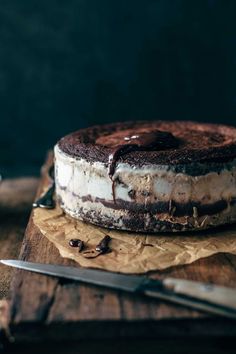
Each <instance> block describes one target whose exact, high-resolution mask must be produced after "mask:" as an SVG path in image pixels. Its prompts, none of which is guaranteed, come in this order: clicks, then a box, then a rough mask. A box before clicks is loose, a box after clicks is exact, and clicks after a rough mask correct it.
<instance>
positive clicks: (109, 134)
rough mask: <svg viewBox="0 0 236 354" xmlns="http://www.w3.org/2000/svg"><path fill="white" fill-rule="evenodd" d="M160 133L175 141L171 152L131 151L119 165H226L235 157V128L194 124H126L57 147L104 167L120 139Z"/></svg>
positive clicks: (89, 131) (74, 135)
mask: <svg viewBox="0 0 236 354" xmlns="http://www.w3.org/2000/svg"><path fill="white" fill-rule="evenodd" d="M154 130H160V131H165V132H170V133H171V134H172V135H173V136H174V137H175V138H176V140H177V141H178V146H175V147H174V148H173V149H167V150H159V149H158V150H157V151H132V152H130V153H129V154H125V155H123V156H121V157H120V160H121V162H125V163H129V164H134V165H137V166H142V165H144V164H148V163H150V164H162V165H178V164H191V163H196V162H200V163H202V162H223V161H224V162H227V161H229V160H231V159H232V158H234V157H236V128H234V127H228V126H224V125H214V124H200V123H195V122H184V121H177V122H162V121H156V122H127V123H115V124H109V125H101V126H94V127H91V128H87V129H82V130H79V131H77V132H74V133H72V134H69V135H67V136H65V137H64V138H62V139H61V140H60V141H59V143H58V145H59V147H60V149H61V150H62V151H64V152H65V153H67V154H68V155H70V156H73V157H79V158H83V159H85V160H87V161H89V162H97V161H99V162H102V163H107V162H108V157H109V155H110V154H111V152H112V148H113V146H115V145H119V144H120V143H121V142H122V141H123V138H124V136H131V135H138V134H139V133H143V132H152V131H154Z"/></svg>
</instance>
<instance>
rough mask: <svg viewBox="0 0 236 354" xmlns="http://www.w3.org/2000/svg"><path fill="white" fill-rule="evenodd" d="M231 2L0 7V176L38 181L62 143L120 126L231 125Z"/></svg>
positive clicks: (88, 0) (30, 2)
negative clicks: (130, 122) (71, 135)
mask: <svg viewBox="0 0 236 354" xmlns="http://www.w3.org/2000/svg"><path fill="white" fill-rule="evenodd" d="M235 19H236V2H235V1H230V0H227V1H225V0H224V1H214V0H209V1H200V0H198V1H190V0H185V1H184V0H182V1H178V0H172V1H171V0H159V1H158V0H156V1H153V0H145V1H138V0H136V1H132V0H130V1H128V0H126V1H124V0H119V1H111V0H67V1H59V0H58V1H55V0H47V1H45V0H41V1H38V0H37V1H35V0H5V1H3V0H2V1H1V2H0V117H1V132H0V170H1V171H2V172H3V174H4V175H5V176H13V175H19V174H37V173H38V170H39V166H40V164H41V163H42V161H43V159H44V155H45V152H46V150H47V149H48V148H49V147H51V146H53V145H54V143H55V142H56V140H57V139H58V138H59V137H61V136H63V135H65V134H66V133H68V132H70V131H73V130H75V129H78V128H80V127H85V126H88V125H91V124H95V123H105V122H112V121H119V120H126V119H194V120H199V121H210V122H224V123H228V124H234V123H235V122H236V121H235V117H236V21H235Z"/></svg>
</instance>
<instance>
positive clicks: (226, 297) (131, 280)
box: [0, 260, 236, 319]
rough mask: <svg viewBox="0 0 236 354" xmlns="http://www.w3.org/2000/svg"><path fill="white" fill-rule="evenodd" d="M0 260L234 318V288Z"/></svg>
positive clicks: (235, 306) (235, 304) (19, 266)
mask: <svg viewBox="0 0 236 354" xmlns="http://www.w3.org/2000/svg"><path fill="white" fill-rule="evenodd" d="M0 262H1V263H3V264H5V265H8V266H12V267H16V268H20V269H24V270H29V271H33V272H36V273H41V274H47V275H52V276H57V277H60V278H66V279H73V280H76V281H80V282H84V283H89V284H95V285H99V286H103V287H108V288H112V289H117V290H123V291H128V292H136V293H137V292H138V293H141V294H144V295H146V296H150V297H154V298H158V299H162V300H167V301H170V302H173V303H176V304H179V305H184V306H187V307H190V308H194V309H197V310H200V311H204V312H209V313H213V314H217V315H221V316H225V317H228V318H233V319H236V289H230V288H226V287H222V286H216V285H207V284H204V283H200V282H196V281H189V280H184V279H172V278H166V279H164V280H163V281H161V280H153V279H150V278H147V277H145V276H133V275H124V274H118V273H112V272H107V271H101V270H94V269H85V268H76V267H67V266H61V265H52V264H42V263H32V262H25V261H18V260H1V261H0Z"/></svg>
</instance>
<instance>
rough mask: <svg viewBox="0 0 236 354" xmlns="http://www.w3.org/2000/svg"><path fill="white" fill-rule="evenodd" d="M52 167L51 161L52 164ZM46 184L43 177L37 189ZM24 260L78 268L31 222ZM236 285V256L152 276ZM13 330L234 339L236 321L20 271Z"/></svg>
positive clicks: (79, 336)
mask: <svg viewBox="0 0 236 354" xmlns="http://www.w3.org/2000/svg"><path fill="white" fill-rule="evenodd" d="M48 163H49V162H48ZM45 183H47V181H46V177H43V178H42V180H41V184H40V187H39V190H38V195H39V194H40V192H41V190H42V187H43V186H44V185H45ZM19 258H20V259H22V260H27V261H32V262H42V263H55V264H64V265H73V266H78V265H77V264H76V263H74V262H73V261H70V260H67V259H63V258H62V257H61V256H60V255H59V253H58V251H57V249H56V248H55V247H54V245H53V244H52V243H50V242H49V241H48V240H47V239H46V238H45V237H44V236H43V235H42V234H41V233H40V231H39V230H38V229H37V228H36V227H35V225H34V224H33V222H32V219H30V221H29V224H28V227H27V230H26V234H25V237H24V240H23V244H22V247H21V252H20V256H19ZM152 276H155V277H156V278H164V277H166V276H172V277H176V278H185V279H192V280H201V281H206V282H213V283H217V284H222V285H227V286H232V287H236V257H235V256H232V255H228V254H219V255H216V256H213V257H210V258H207V259H201V260H199V261H197V262H195V263H193V264H190V265H186V266H181V267H176V268H172V269H171V268H170V269H167V270H165V271H162V272H155V273H152ZM11 294H12V297H11V305H10V313H9V315H10V316H9V317H10V323H9V325H10V330H11V333H12V335H13V336H14V338H15V340H16V341H19V342H31V343H39V342H42V341H45V340H47V341H50V342H51V341H52V342H55V343H58V342H61V341H67V340H68V338H69V339H70V340H71V341H76V340H85V339H87V340H88V339H93V340H104V339H106V340H112V339H119V340H123V339H127V338H138V339H139V340H140V339H144V338H163V337H165V338H166V337H168V338H173V337H175V338H176V337H184V336H185V337H186V336H188V338H190V337H195V338H196V337H199V336H203V337H204V336H206V335H208V336H209V337H219V336H222V335H224V336H227V337H232V336H234V335H235V334H236V326H235V322H233V321H231V320H226V319H224V318H220V317H213V316H212V317H210V316H206V315H205V314H201V313H199V312H196V311H192V310H189V309H187V308H184V307H179V306H174V305H171V304H168V303H164V302H162V301H158V300H151V299H146V298H144V297H140V296H134V295H129V294H126V293H122V292H117V291H111V290H106V289H102V288H99V287H95V286H89V285H83V284H78V283H75V282H73V281H65V280H63V281H62V280H60V279H58V278H53V277H48V276H44V275H39V274H35V273H31V272H26V271H23V270H16V271H15V274H14V277H13V281H12V284H11Z"/></svg>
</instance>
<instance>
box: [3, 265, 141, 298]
mask: <svg viewBox="0 0 236 354" xmlns="http://www.w3.org/2000/svg"><path fill="white" fill-rule="evenodd" d="M1 263H3V264H5V265H8V266H11V267H15V268H20V269H25V270H30V271H32V272H36V273H41V274H48V275H53V276H57V277H60V278H66V279H73V280H77V281H81V282H84V283H89V284H95V285H99V286H104V287H108V288H113V289H119V290H124V291H131V292H135V291H137V290H138V289H139V288H140V287H141V286H143V285H144V284H145V282H146V281H147V278H146V277H142V276H141V277H140V276H129V275H124V274H119V273H112V272H107V271H103V270H95V269H86V268H76V267H67V266H61V265H53V264H42V263H33V262H25V261H17V260H11V259H6V260H1Z"/></svg>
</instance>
